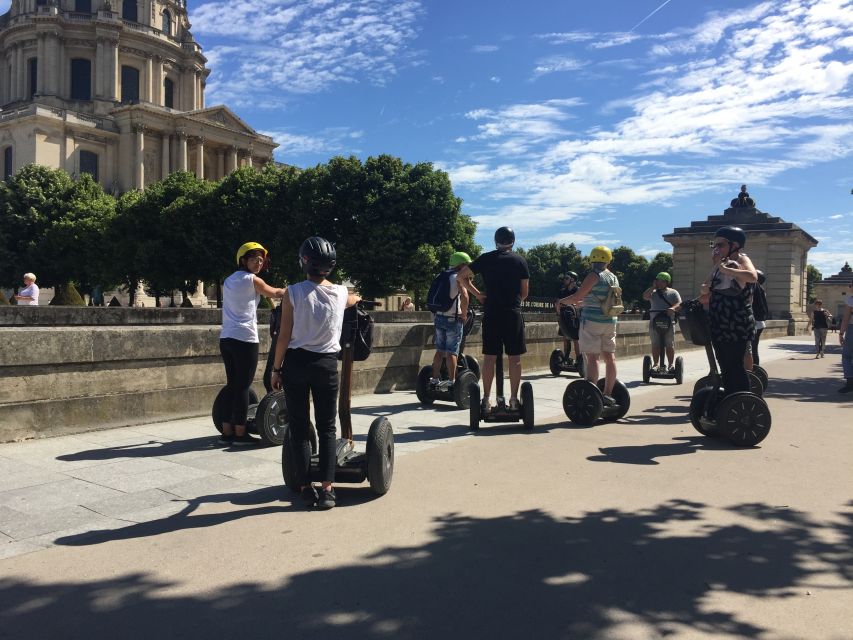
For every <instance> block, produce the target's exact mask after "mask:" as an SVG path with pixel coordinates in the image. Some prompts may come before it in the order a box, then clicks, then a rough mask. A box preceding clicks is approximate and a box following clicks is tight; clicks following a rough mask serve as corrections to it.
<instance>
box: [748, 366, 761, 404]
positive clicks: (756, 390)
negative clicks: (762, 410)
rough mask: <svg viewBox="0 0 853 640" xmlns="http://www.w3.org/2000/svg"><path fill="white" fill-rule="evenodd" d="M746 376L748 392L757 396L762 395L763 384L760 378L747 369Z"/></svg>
mask: <svg viewBox="0 0 853 640" xmlns="http://www.w3.org/2000/svg"><path fill="white" fill-rule="evenodd" d="M746 376H747V377H748V378H749V392H750V393H753V394H755V395H757V396H758V397H759V398H761V397H763V396H764V385H763V384H761V378H759V377H758V376H757V375H755V374H754V373H753V372H752V371H747V372H746Z"/></svg>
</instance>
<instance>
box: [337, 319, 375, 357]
mask: <svg viewBox="0 0 853 640" xmlns="http://www.w3.org/2000/svg"><path fill="white" fill-rule="evenodd" d="M350 340H353V341H354V346H353V356H352V359H353V360H354V361H355V362H361V361H362V360H367V358H368V356H369V355H370V351H371V349H373V318H371V317H370V314H369V313H367V312H366V311H364V310H363V309H360V308H359V307H358V306H354V307H350V308H348V309H347V310H346V311H344V324H343V327H342V328H341V351H340V352H339V353H338V360H340V359H341V358H342V357H343V353H344V350H346V348H347V344H348V343H349V342H350Z"/></svg>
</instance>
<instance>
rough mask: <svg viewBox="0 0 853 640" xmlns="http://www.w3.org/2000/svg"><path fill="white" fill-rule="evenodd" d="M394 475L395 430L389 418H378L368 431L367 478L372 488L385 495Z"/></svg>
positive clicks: (378, 493)
mask: <svg viewBox="0 0 853 640" xmlns="http://www.w3.org/2000/svg"><path fill="white" fill-rule="evenodd" d="M393 477H394V431H393V430H392V429H391V423H390V422H388V418H385V417H382V418H376V419H375V420H374V421H373V422H371V423H370V430H369V431H368V432H367V480H368V481H369V482H370V490H371V491H373V493H375V494H376V495H380V496H384V495H385V494H386V493H388V489H390V488H391V480H392V479H393Z"/></svg>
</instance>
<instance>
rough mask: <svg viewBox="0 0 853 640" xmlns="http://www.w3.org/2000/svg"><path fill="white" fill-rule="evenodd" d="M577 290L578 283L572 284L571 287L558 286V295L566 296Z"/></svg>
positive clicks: (573, 293)
mask: <svg viewBox="0 0 853 640" xmlns="http://www.w3.org/2000/svg"><path fill="white" fill-rule="evenodd" d="M577 292H578V285H576V284H573V285H572V286H571V287H560V297H561V298H568V297H569V296H573V295H575V294H576V293H577Z"/></svg>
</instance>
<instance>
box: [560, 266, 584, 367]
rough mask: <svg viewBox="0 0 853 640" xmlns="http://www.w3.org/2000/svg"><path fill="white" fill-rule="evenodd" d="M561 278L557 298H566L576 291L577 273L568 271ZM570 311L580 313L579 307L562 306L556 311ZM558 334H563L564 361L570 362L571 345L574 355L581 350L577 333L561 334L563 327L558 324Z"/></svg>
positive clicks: (579, 354)
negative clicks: (570, 334)
mask: <svg viewBox="0 0 853 640" xmlns="http://www.w3.org/2000/svg"><path fill="white" fill-rule="evenodd" d="M560 278H561V280H562V284H561V285H560V295H559V297H558V300H560V299H563V298H568V297H569V296H573V295H575V294H576V293H577V292H578V274H577V273H575V272H574V271H569V272H568V273H566V274H564V275H562V276H560ZM566 310H568V311H571V313H572V314H580V309H579V308H577V307H563V309H562V310H561V311H558V312H557V313H566V312H567V311H566ZM570 317H571V316H570ZM557 332H558V333H559V335H561V336H563V353H565V354H566V363H568V364H571V363H572V362H573V361H572V345H574V347H575V356H576V357H578V358H580V357H581V351H580V346H579V345H578V339H577V335H573V336H567V335H564V334H563V329H562V328H560V327H559V326H558V331H557Z"/></svg>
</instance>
